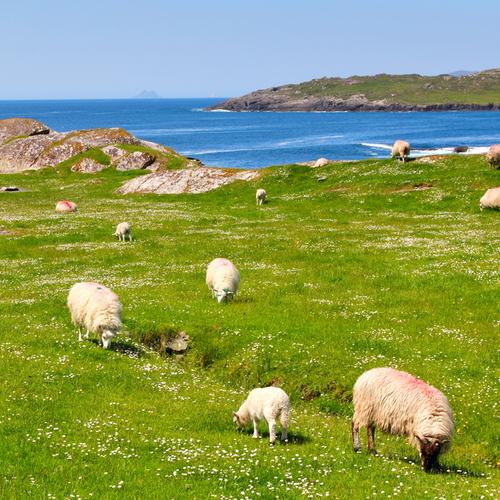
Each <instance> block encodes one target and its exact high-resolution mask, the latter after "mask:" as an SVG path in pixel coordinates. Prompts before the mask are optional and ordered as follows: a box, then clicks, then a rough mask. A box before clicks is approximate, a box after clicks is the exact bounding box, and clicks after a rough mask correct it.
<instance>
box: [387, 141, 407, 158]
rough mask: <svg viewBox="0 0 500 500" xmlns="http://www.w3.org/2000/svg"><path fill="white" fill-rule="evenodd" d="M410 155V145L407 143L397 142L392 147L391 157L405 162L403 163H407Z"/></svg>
mask: <svg viewBox="0 0 500 500" xmlns="http://www.w3.org/2000/svg"><path fill="white" fill-rule="evenodd" d="M409 154H410V145H409V144H408V143H407V142H406V141H400V140H399V141H396V142H395V143H394V145H393V146H392V152H391V157H392V158H395V157H398V159H400V160H403V163H404V162H405V161H406V159H407V158H408V156H409Z"/></svg>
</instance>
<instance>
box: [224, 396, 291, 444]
mask: <svg viewBox="0 0 500 500" xmlns="http://www.w3.org/2000/svg"><path fill="white" fill-rule="evenodd" d="M289 416H290V399H289V398H288V395H287V393H286V392H285V391H284V390H283V389H280V388H279V387H262V388H260V387H259V388H257V389H253V390H252V391H250V394H249V395H248V398H247V399H246V400H245V401H244V403H243V404H242V405H241V406H240V409H239V410H238V411H237V412H235V413H233V422H234V423H235V424H236V425H237V426H238V427H244V426H245V425H247V424H249V423H250V421H251V422H252V423H253V437H254V438H255V439H257V438H258V437H259V428H258V426H259V422H260V421H261V420H262V419H263V418H265V419H266V421H267V424H268V426H269V441H270V443H271V444H274V443H275V441H276V420H277V419H279V421H280V424H281V440H282V441H286V440H287V438H288V419H289Z"/></svg>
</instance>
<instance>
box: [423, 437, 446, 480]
mask: <svg viewBox="0 0 500 500" xmlns="http://www.w3.org/2000/svg"><path fill="white" fill-rule="evenodd" d="M415 437H416V438H417V440H418V445H419V450H418V451H419V453H420V464H421V465H422V469H424V471H425V472H428V471H430V470H431V469H433V468H435V467H436V466H437V463H438V458H439V455H440V454H441V452H443V451H445V450H446V448H447V447H448V446H449V443H450V441H449V440H448V439H444V438H436V437H435V436H419V435H417V434H415Z"/></svg>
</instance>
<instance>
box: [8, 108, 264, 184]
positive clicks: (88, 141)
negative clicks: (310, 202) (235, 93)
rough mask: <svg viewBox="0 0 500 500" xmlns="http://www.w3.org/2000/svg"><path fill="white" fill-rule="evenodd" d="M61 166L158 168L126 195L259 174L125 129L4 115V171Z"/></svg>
mask: <svg viewBox="0 0 500 500" xmlns="http://www.w3.org/2000/svg"><path fill="white" fill-rule="evenodd" d="M57 166H61V167H65V168H68V167H69V168H70V169H71V170H72V171H73V172H79V173H86V174H95V173H96V172H100V171H101V170H104V169H105V168H115V169H116V170H119V171H127V170H142V169H148V170H149V171H150V172H153V173H150V174H147V175H142V176H138V177H135V178H134V179H131V180H129V181H128V182H126V183H125V184H124V185H123V186H122V187H121V188H120V189H119V190H118V192H119V193H123V194H128V193H156V194H177V193H203V192H206V191H211V190H212V189H216V188H218V187H220V186H223V185H225V184H229V183H231V182H234V181H237V180H250V179H254V178H256V177H258V176H259V172H257V171H255V170H235V169H222V168H208V167H205V166H204V165H203V163H201V162H200V161H199V160H196V159H192V158H191V159H190V158H186V157H184V156H182V155H180V154H178V153H176V152H175V151H174V150H172V149H170V148H168V147H167V146H163V145H161V144H156V143H154V142H149V141H143V140H141V139H138V138H137V137H134V136H133V135H131V134H129V133H128V132H127V131H126V130H123V129H121V128H109V129H104V128H97V129H91V130H79V131H74V132H65V133H59V132H55V131H53V130H51V129H49V128H48V127H46V126H45V125H44V124H43V123H40V122H38V121H36V120H30V119H25V118H9V119H8V120H0V174H1V173H15V172H21V171H24V170H30V169H40V168H45V167H57Z"/></svg>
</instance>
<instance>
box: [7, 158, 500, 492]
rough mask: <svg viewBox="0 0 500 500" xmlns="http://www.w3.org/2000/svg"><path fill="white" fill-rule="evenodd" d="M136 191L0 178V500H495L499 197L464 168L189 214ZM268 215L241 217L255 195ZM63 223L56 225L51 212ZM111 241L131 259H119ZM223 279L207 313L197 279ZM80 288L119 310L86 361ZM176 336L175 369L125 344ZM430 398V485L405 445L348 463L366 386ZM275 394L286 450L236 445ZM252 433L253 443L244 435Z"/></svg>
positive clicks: (280, 172)
mask: <svg viewBox="0 0 500 500" xmlns="http://www.w3.org/2000/svg"><path fill="white" fill-rule="evenodd" d="M135 175H138V174H137V173H131V172H124V173H120V172H116V171H111V170H109V171H104V172H102V173H100V174H98V175H88V174H87V175H85V174H77V173H70V172H69V168H56V169H45V170H41V171H38V172H26V173H23V174H16V175H4V176H2V177H1V179H2V180H1V182H2V184H5V185H10V184H16V185H18V186H19V187H21V188H23V189H25V191H24V192H19V193H0V265H1V267H0V269H1V271H0V280H1V281H0V317H1V322H0V367H1V368H0V374H1V377H2V384H1V392H2V394H1V396H2V397H1V398H0V421H1V427H0V429H1V431H0V432H1V434H2V436H1V437H2V439H1V441H0V443H1V444H0V465H1V473H0V476H1V479H0V496H2V498H24V497H28V496H31V497H35V498H113V497H115V496H116V497H118V496H123V495H125V496H126V497H127V498H133V497H136V498H139V497H141V498H159V497H161V498H169V497H176V498H209V497H210V496H211V495H212V496H215V497H224V498H254V497H257V496H261V497H264V498H271V497H275V496H277V497H280V498H284V497H287V498H298V497H303V496H319V495H323V496H326V495H327V494H328V495H329V496H332V497H335V498H367V497H372V496H377V497H380V496H382V497H386V496H389V495H390V496H398V497H403V498H410V497H412V498H436V497H439V498H459V497H464V498H480V497H481V495H484V496H485V497H486V498H489V497H498V496H499V494H500V492H499V481H498V471H497V469H496V465H497V463H498V460H499V459H498V435H499V432H498V430H499V429H498V421H497V420H495V407H496V406H497V405H498V401H499V394H498V383H497V378H498V354H497V352H498V351H497V348H498V332H499V321H500V318H499V316H498V312H499V311H498V304H499V300H500V286H499V284H500V279H499V278H500V275H499V267H498V262H499V257H500V255H499V247H498V236H499V234H500V213H498V212H491V211H485V212H480V211H479V207H478V200H479V197H480V196H481V195H482V193H483V192H484V191H485V190H486V188H488V187H492V186H495V185H499V184H500V182H499V177H498V175H499V172H498V171H493V170H490V169H488V167H487V165H486V162H485V160H484V158H483V157H458V156H450V157H448V158H445V159H441V160H438V161H437V162H435V163H424V162H419V161H414V162H411V163H407V164H401V163H397V162H395V161H391V160H376V161H373V160H368V161H361V162H352V163H343V164H342V163H341V164H334V165H329V166H327V167H324V168H319V169H312V168H309V167H305V166H283V167H275V168H271V169H268V170H266V171H265V172H264V175H263V177H262V179H261V180H260V181H258V182H257V181H255V182H254V181H252V182H249V183H235V184H232V185H229V186H226V187H224V188H221V189H219V190H216V191H212V192H209V193H206V194H201V195H177V196H174V195H172V196H161V197H159V196H154V195H134V196H129V197H122V196H118V195H115V194H112V193H113V192H114V191H115V189H116V188H118V187H119V186H120V185H121V183H122V182H123V181H124V180H126V179H128V178H132V177H133V176H135ZM260 186H261V187H264V188H265V189H266V190H267V192H268V194H269V198H270V203H269V204H268V205H266V206H263V207H261V208H256V207H255V198H254V194H255V189H256V187H260ZM64 198H65V199H71V200H74V201H75V202H77V203H78V206H79V212H78V213H76V214H70V215H60V214H56V213H55V212H54V210H53V208H54V204H55V202H56V201H57V200H58V199H64ZM123 220H127V221H129V222H130V223H131V224H132V226H133V229H134V232H135V237H136V241H135V242H133V243H131V244H120V243H118V242H117V241H115V239H114V238H113V237H112V236H111V234H112V232H113V230H114V227H115V225H116V224H117V223H118V222H121V221H123ZM216 256H225V257H228V258H229V259H231V260H232V261H233V262H234V263H235V264H236V266H237V267H238V268H239V270H240V272H241V275H242V285H241V291H240V293H239V295H238V296H237V297H236V299H235V301H234V302H233V303H232V304H230V305H218V304H217V303H216V302H215V301H213V300H212V299H211V298H210V294H209V292H208V290H207V289H206V286H205V283H204V273H205V268H206V265H207V263H208V262H209V261H210V260H211V259H213V258H214V257H216ZM82 280H96V281H99V282H102V283H103V284H105V285H107V286H110V287H111V288H112V289H113V290H114V291H115V292H116V293H117V294H118V295H119V296H120V298H121V301H122V303H123V306H124V324H125V328H124V332H123V333H122V334H121V335H120V337H119V340H117V341H116V342H115V343H114V347H113V349H112V350H109V351H105V350H103V349H101V348H99V347H97V345H96V344H95V343H93V342H82V343H79V342H78V340H77V335H76V333H75V331H74V328H73V327H72V325H71V323H70V320H69V315H68V311H67V308H66V306H65V301H66V296H67V292H68V289H69V288H70V286H71V285H72V284H73V283H75V282H77V281H82ZM172 330H185V331H186V332H187V333H188V334H189V335H190V337H191V339H192V344H191V348H190V350H189V351H188V352H187V354H186V355H185V356H184V357H182V358H180V359H173V358H169V357H162V356H160V355H158V354H156V353H155V352H151V351H149V350H147V349H146V348H144V347H142V346H141V344H140V342H139V340H140V339H141V338H143V337H144V333H145V332H146V333H149V334H150V336H155V335H161V334H162V333H163V332H169V331H172ZM388 365H389V366H393V367H397V368H399V369H403V370H407V371H410V372H412V373H414V374H415V375H417V376H419V377H421V378H423V379H424V380H426V381H428V382H429V383H431V384H433V385H435V386H436V387H438V388H439V389H441V390H442V391H443V392H444V393H445V394H446V395H447V396H448V398H449V401H450V404H451V406H452V408H453V410H454V413H455V419H456V426H457V431H456V436H455V441H454V444H453V446H452V449H451V451H450V453H449V454H447V455H445V456H444V457H442V459H441V463H442V469H441V471H440V472H439V473H435V474H430V475H426V474H425V473H423V472H422V471H421V470H420V467H419V464H418V455H417V452H416V451H415V450H413V449H412V448H411V447H409V446H408V445H407V444H406V443H405V441H404V440H403V439H400V438H395V437H391V436H383V435H381V434H379V433H377V436H376V439H377V448H378V451H379V456H370V455H368V454H366V439H365V436H366V435H365V434H363V436H362V438H363V447H364V452H363V453H362V454H354V453H353V452H352V451H351V442H350V417H351V415H352V408H351V402H350V397H351V388H352V384H353V383H354V381H355V380H356V378H357V377H358V376H359V375H360V374H361V373H362V372H363V371H365V370H366V369H369V368H372V367H375V366H388ZM270 383H275V384H279V385H281V386H282V387H283V388H284V389H285V390H286V391H287V392H288V393H289V394H290V396H291V400H292V406H293V414H292V420H291V425H290V431H291V439H290V442H289V443H288V444H286V445H284V444H278V445H276V446H275V447H274V448H270V447H269V444H268V443H267V441H266V439H265V438H264V439H261V440H258V441H255V440H253V439H252V438H251V433H249V432H245V433H238V432H237V431H236V430H235V429H234V427H233V424H232V419H231V412H232V411H234V410H236V409H237V408H238V406H239V404H240V403H241V402H242V401H243V400H244V398H245V396H246V393H247V391H248V390H249V389H250V388H252V387H254V386H256V385H266V384H270ZM262 429H264V426H262Z"/></svg>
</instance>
